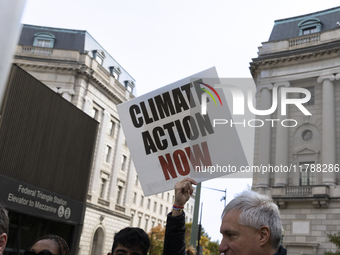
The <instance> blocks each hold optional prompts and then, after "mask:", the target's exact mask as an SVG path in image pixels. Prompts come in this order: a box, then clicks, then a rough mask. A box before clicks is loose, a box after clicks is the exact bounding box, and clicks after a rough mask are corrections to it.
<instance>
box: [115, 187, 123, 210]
mask: <svg viewBox="0 0 340 255" xmlns="http://www.w3.org/2000/svg"><path fill="white" fill-rule="evenodd" d="M122 190H123V187H121V186H118V190H117V201H116V204H118V205H119V204H120V201H121V196H122Z"/></svg>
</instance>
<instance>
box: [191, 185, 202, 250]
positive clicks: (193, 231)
mask: <svg viewBox="0 0 340 255" xmlns="http://www.w3.org/2000/svg"><path fill="white" fill-rule="evenodd" d="M200 199H201V183H200V182H199V183H198V184H197V186H196V196H195V208H194V218H193V222H192V228H191V239H190V246H193V247H196V241H197V231H198V211H199V209H200V208H199V207H200Z"/></svg>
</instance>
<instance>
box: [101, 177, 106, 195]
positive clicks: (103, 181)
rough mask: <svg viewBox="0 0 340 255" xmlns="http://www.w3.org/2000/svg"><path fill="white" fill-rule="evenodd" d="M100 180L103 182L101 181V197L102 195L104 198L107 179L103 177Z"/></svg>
mask: <svg viewBox="0 0 340 255" xmlns="http://www.w3.org/2000/svg"><path fill="white" fill-rule="evenodd" d="M100 180H101V183H100V191H99V197H100V198H104V196H105V190H106V184H107V180H106V179H104V178H101V179H100Z"/></svg>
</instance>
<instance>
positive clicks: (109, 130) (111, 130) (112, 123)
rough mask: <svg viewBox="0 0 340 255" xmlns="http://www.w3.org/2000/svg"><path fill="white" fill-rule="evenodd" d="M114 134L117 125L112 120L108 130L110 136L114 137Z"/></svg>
mask: <svg viewBox="0 0 340 255" xmlns="http://www.w3.org/2000/svg"><path fill="white" fill-rule="evenodd" d="M114 132H115V123H114V121H112V120H111V121H110V123H109V126H108V129H107V133H108V134H109V135H110V136H113V135H114Z"/></svg>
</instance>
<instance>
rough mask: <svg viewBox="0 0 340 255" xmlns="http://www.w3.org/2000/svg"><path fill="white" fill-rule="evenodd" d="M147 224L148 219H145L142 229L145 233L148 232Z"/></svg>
mask: <svg viewBox="0 0 340 255" xmlns="http://www.w3.org/2000/svg"><path fill="white" fill-rule="evenodd" d="M148 223H149V219H148V218H146V219H145V227H144V230H145V232H147V231H148Z"/></svg>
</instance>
